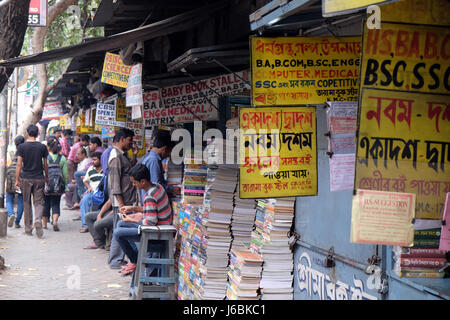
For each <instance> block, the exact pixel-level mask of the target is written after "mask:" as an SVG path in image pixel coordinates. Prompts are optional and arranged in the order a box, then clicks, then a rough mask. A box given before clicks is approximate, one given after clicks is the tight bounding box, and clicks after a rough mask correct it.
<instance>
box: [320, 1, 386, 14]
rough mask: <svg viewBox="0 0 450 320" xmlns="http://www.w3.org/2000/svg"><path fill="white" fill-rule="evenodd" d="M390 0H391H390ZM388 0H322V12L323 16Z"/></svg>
mask: <svg viewBox="0 0 450 320" xmlns="http://www.w3.org/2000/svg"><path fill="white" fill-rule="evenodd" d="M390 1H392V0H390ZM390 1H386V0H385V1H380V0H322V13H323V16H324V17H330V16H335V15H338V14H345V13H348V12H349V11H354V10H357V9H361V8H364V7H368V6H371V5H373V4H376V5H378V4H383V3H386V2H390Z"/></svg>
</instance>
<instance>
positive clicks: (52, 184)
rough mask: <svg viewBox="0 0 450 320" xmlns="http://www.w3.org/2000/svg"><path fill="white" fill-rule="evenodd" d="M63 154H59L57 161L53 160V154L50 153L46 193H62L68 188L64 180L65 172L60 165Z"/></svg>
mask: <svg viewBox="0 0 450 320" xmlns="http://www.w3.org/2000/svg"><path fill="white" fill-rule="evenodd" d="M60 161H61V155H60V154H58V157H57V158H56V160H55V162H53V160H52V157H51V155H48V157H47V162H48V186H47V190H46V192H45V194H46V195H61V194H63V193H64V192H65V190H66V183H65V181H64V176H63V172H62V169H61V166H60V164H59V163H60Z"/></svg>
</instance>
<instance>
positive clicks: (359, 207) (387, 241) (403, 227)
mask: <svg viewBox="0 0 450 320" xmlns="http://www.w3.org/2000/svg"><path fill="white" fill-rule="evenodd" d="M414 204H415V195H414V194H411V193H398V192H385V191H373V190H357V192H356V195H354V196H353V203H352V226H351V229H350V242H352V243H367V244H381V245H393V246H402V247H412V246H413V245H414V224H413V219H414Z"/></svg>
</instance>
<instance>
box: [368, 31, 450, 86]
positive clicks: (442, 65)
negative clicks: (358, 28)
mask: <svg viewBox="0 0 450 320" xmlns="http://www.w3.org/2000/svg"><path fill="white" fill-rule="evenodd" d="M361 87H364V88H377V89H388V90H402V91H410V92H424V93H439V94H448V93H449V91H450V28H445V27H433V26H423V25H421V26H418V25H411V24H393V23H381V29H372V30H369V29H367V27H364V35H363V54H362V65H361Z"/></svg>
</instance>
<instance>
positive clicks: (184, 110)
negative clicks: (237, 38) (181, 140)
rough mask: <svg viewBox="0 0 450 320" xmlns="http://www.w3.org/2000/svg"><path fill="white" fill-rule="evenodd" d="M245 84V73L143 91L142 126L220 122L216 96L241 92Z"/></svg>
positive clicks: (246, 79)
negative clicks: (143, 124)
mask: <svg viewBox="0 0 450 320" xmlns="http://www.w3.org/2000/svg"><path fill="white" fill-rule="evenodd" d="M244 80H245V81H244ZM246 81H248V72H247V71H240V72H236V73H232V74H227V75H222V76H217V77H214V78H209V79H205V80H201V81H195V82H192V83H185V84H181V85H176V86H171V87H165V88H162V89H160V90H159V91H150V92H145V93H144V122H145V127H150V126H158V125H174V124H178V123H186V122H194V121H216V120H219V111H218V108H219V103H218V97H219V95H232V94H236V93H239V92H242V91H244V90H245V86H246Z"/></svg>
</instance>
